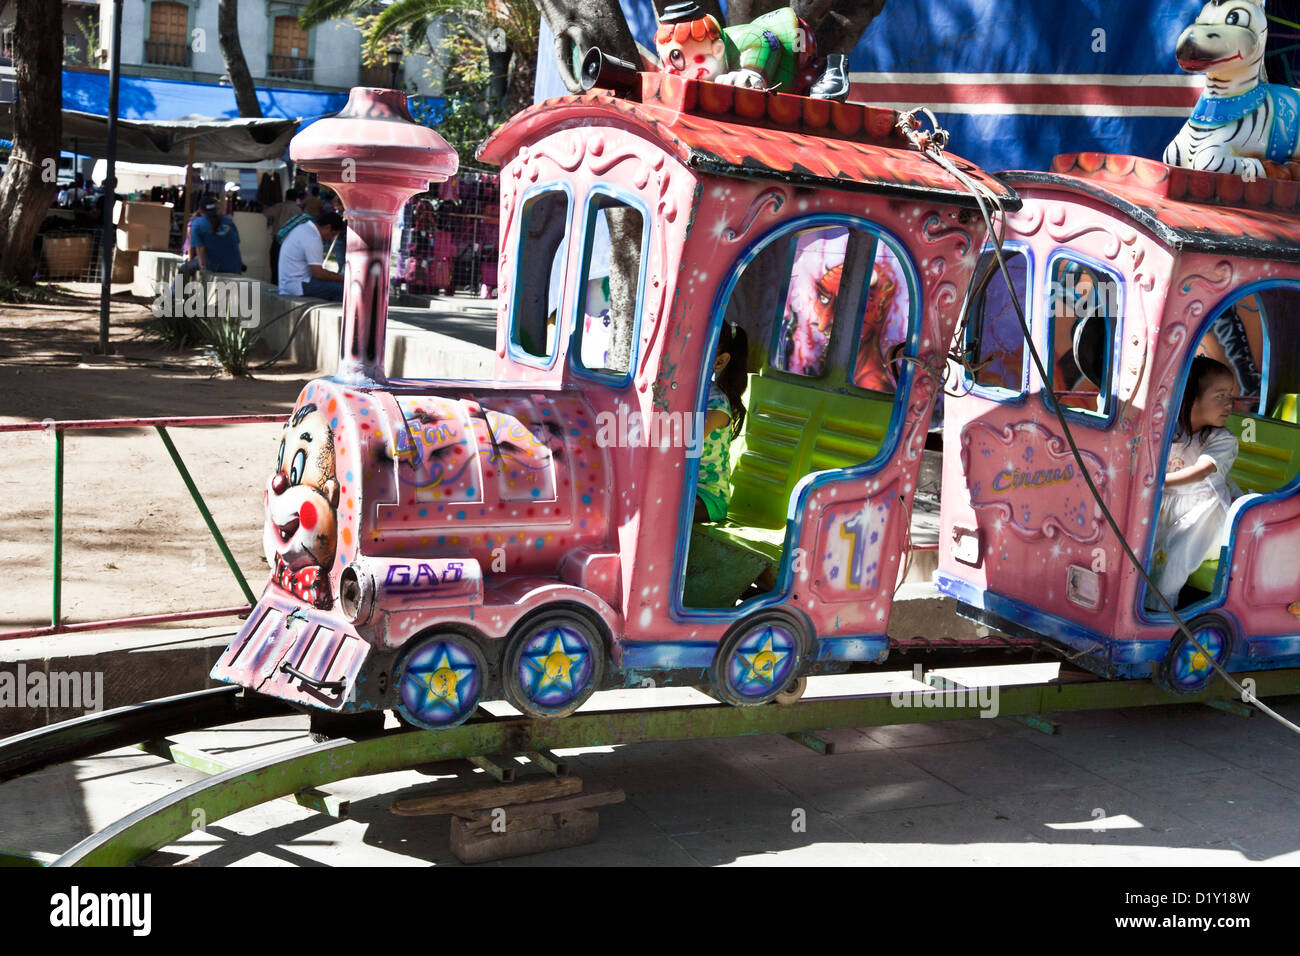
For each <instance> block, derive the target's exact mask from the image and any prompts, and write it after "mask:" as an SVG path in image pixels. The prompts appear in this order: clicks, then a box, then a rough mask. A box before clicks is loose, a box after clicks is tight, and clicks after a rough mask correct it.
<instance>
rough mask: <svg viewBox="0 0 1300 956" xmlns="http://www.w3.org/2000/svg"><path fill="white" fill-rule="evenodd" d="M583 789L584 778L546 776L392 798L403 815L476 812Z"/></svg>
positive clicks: (546, 798)
mask: <svg viewBox="0 0 1300 956" xmlns="http://www.w3.org/2000/svg"><path fill="white" fill-rule="evenodd" d="M581 790H582V778H581V777H546V778H544V779H542V780H538V781H535V782H529V783H516V784H510V785H508V786H499V787H497V786H492V787H480V788H478V789H477V790H458V791H456V792H454V793H435V794H431V795H429V796H420V797H401V798H399V799H397V800H394V801H393V804H392V807H391V808H390V809H391V810H392V811H393V813H396V814H398V815H400V816H404V817H421V816H429V815H432V814H437V813H456V814H466V815H471V816H472V815H473V814H474V811H476V810H491V809H492V808H493V807H503V806H509V805H511V804H517V803H526V802H528V801H531V800H549V799H553V798H555V797H567V796H570V795H572V794H575V793H579V792H581Z"/></svg>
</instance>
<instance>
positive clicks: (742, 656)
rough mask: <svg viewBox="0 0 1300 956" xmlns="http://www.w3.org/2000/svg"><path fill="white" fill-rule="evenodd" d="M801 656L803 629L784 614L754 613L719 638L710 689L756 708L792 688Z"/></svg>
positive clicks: (740, 704) (738, 702)
mask: <svg viewBox="0 0 1300 956" xmlns="http://www.w3.org/2000/svg"><path fill="white" fill-rule="evenodd" d="M802 657H803V629H802V628H801V627H800V626H799V625H798V624H797V623H796V622H795V621H794V620H793V619H792V618H790V617H788V616H786V615H784V614H772V613H767V614H762V613H760V614H756V615H755V616H754V617H751V618H749V619H748V620H746V621H742V622H741V623H740V624H739V625H737V626H736V627H735V628H734V629H733V630H732V631H731V633H730V634H728V635H727V637H726V638H725V639H724V640H723V642H722V646H721V647H720V648H719V649H718V656H717V657H716V658H715V659H714V662H713V689H714V692H715V693H716V694H717V695H718V696H719V697H720V698H722V699H723V700H725V701H726V702H727V703H729V704H734V705H735V706H737V707H756V706H758V705H759V704H766V703H767V702H768V701H771V700H775V699H777V698H778V697H780V696H781V695H782V694H784V693H786V692H787V691H789V690H791V689H792V685H793V684H795V682H796V675H797V674H798V672H799V665H800V663H801V659H802Z"/></svg>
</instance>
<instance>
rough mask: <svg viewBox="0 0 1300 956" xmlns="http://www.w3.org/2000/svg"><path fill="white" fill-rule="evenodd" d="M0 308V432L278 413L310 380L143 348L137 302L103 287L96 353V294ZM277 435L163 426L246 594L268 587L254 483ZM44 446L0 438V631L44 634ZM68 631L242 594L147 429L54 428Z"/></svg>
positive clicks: (267, 466) (265, 427)
mask: <svg viewBox="0 0 1300 956" xmlns="http://www.w3.org/2000/svg"><path fill="white" fill-rule="evenodd" d="M61 288H62V289H63V290H65V292H64V293H61V294H59V295H58V297H57V299H56V301H54V302H51V303H48V304H41V305H7V304H5V305H0V422H4V423H8V422H40V421H44V420H45V419H54V420H66V419H87V418H123V417H145V416H148V417H156V416H167V415H233V414H249V413H271V412H273V413H284V414H286V415H287V413H288V412H289V410H290V409H291V408H292V406H293V403H294V400H295V398H296V397H297V395H298V392H299V390H300V389H301V387H302V385H303V384H304V383H305V382H307V381H308V380H310V378H311V377H312V376H311V373H310V372H308V371H304V370H301V369H297V370H295V369H286V368H283V367H282V366H279V365H277V366H273V367H272V368H271V369H268V370H266V371H261V372H257V373H255V377H254V378H251V379H235V378H232V377H231V376H229V375H227V374H226V373H224V372H222V371H221V370H220V369H219V367H218V366H216V365H215V363H214V362H213V361H212V360H211V358H210V357H208V356H206V355H204V354H203V353H200V352H195V351H190V352H174V351H168V350H167V349H165V348H163V347H161V346H159V345H158V344H156V343H153V342H150V341H149V340H148V339H147V338H145V337H143V336H142V334H141V333H142V328H143V325H144V323H145V322H146V320H147V319H148V305H147V303H145V302H143V301H142V300H137V299H132V298H131V297H130V295H129V286H120V287H115V290H114V291H115V295H114V297H113V305H112V310H111V318H110V325H111V335H110V342H111V344H112V346H113V348H114V351H115V354H112V355H110V356H108V357H104V356H99V355H95V354H92V349H93V348H94V346H95V344H96V343H97V341H98V335H99V289H98V286H92V285H90V284H78V283H72V284H65V285H63V286H62V287H61ZM280 427H281V426H280V425H279V424H253V425H226V426H217V427H206V428H188V427H187V428H175V429H171V430H169V434H170V435H171V436H172V440H173V441H174V442H175V444H176V447H177V449H178V451H179V452H180V454H181V456H182V458H183V459H184V460H185V463H186V465H187V466H188V468H189V470H190V474H191V475H192V476H193V478H194V481H195V483H196V484H197V486H198V488H199V490H200V492H202V494H203V496H204V499H205V500H206V502H207V505H208V507H209V509H211V511H212V514H213V517H214V518H215V520H216V522H217V525H218V527H219V528H220V529H221V532H222V534H223V535H224V536H225V538H226V541H227V543H228V544H229V545H230V548H231V551H232V552H233V553H234V555H235V557H236V559H237V561H238V563H239V565H240V567H241V568H242V569H243V572H244V574H245V576H246V577H247V578H248V581H249V584H250V586H251V587H252V589H253V591H254V593H255V594H256V593H259V592H260V591H261V588H262V585H263V583H264V582H265V580H266V575H267V568H266V562H265V560H264V558H263V557H262V545H261V538H262V487H263V486H264V484H265V482H266V480H267V478H268V477H269V475H270V472H271V467H272V463H273V462H274V459H275V443H276V442H277V441H278V440H279V433H280ZM54 448H55V443H54V437H53V434H51V433H47V432H20V433H0V571H3V574H4V578H5V581H6V584H7V592H8V601H7V602H6V603H5V605H4V607H3V608H2V609H0V631H4V630H10V629H13V628H18V627H24V626H42V625H48V624H49V623H50V613H51V561H52V550H51V549H52V538H53V505H54ZM63 496H64V497H63V500H64V519H63V521H64V538H63V619H64V621H66V622H69V623H71V622H77V621H86V620H92V619H104V618H115V617H125V616H129V615H139V614H152V613H163V612H166V611H184V610H200V609H206V608H218V607H230V606H233V605H236V604H239V603H241V602H242V600H243V597H242V592H241V591H240V589H239V586H238V584H236V582H235V579H234V576H233V575H232V574H231V572H230V570H229V569H228V568H227V567H226V564H225V561H224V559H223V558H222V556H221V552H220V551H219V550H218V548H217V546H216V544H215V543H214V542H213V539H212V537H211V535H209V534H208V531H207V528H206V527H205V525H204V523H203V519H202V517H201V516H200V515H199V512H198V509H197V508H196V507H195V505H194V502H193V500H192V499H191V498H190V496H189V494H188V492H187V491H186V489H185V485H184V483H183V481H182V480H181V477H180V475H179V474H178V473H177V471H176V469H175V467H174V466H173V465H172V463H171V460H170V458H169V457H168V455H167V452H166V449H165V448H164V447H163V444H162V440H161V439H160V438H159V436H158V434H157V433H156V432H155V431H154V430H153V429H152V428H122V429H116V430H112V431H104V432H68V433H67V437H66V440H65V446H64V492H63Z"/></svg>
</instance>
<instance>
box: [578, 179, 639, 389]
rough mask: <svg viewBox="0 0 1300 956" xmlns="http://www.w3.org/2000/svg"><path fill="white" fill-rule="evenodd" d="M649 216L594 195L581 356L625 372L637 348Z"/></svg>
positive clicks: (598, 367)
mask: <svg viewBox="0 0 1300 956" xmlns="http://www.w3.org/2000/svg"><path fill="white" fill-rule="evenodd" d="M644 235H645V217H644V216H643V215H642V214H641V211H640V210H639V209H637V208H635V207H633V206H629V205H628V204H627V203H624V202H620V201H619V200H617V199H614V198H613V197H610V196H605V195H600V194H597V195H595V196H593V197H592V200H591V203H590V206H589V207H588V215H587V241H586V249H587V254H586V261H585V262H584V263H583V269H582V283H581V285H580V286H579V294H580V295H581V296H582V308H581V309H580V310H579V313H578V314H579V321H580V326H579V328H578V350H577V354H578V362H579V364H580V365H581V366H582V367H583V368H585V369H587V370H588V371H593V372H606V373H609V374H611V375H616V376H619V377H622V376H624V375H626V374H627V373H628V370H629V369H630V368H631V367H632V354H633V352H634V351H635V350H636V329H637V322H636V319H637V297H638V288H639V285H640V282H641V255H642V251H643V250H642V244H643V240H644Z"/></svg>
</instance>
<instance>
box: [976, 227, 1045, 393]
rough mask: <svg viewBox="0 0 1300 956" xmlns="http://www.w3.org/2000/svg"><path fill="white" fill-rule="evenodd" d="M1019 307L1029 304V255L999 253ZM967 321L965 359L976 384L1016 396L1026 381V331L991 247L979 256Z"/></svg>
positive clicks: (1005, 251) (1008, 252) (1008, 251)
mask: <svg viewBox="0 0 1300 956" xmlns="http://www.w3.org/2000/svg"><path fill="white" fill-rule="evenodd" d="M1003 259H1004V261H1005V262H1006V266H1007V273H1008V274H1009V275H1010V276H1011V281H1012V283H1014V285H1015V289H1016V295H1017V296H1019V297H1020V303H1021V306H1022V307H1023V306H1025V305H1027V304H1028V302H1029V259H1028V258H1027V257H1026V256H1025V255H1024V253H1020V252H1013V251H1011V250H1009V249H1008V250H1004V251H1003ZM967 315H968V318H967V323H966V361H967V363H968V366H969V368H970V375H971V378H972V381H973V383H974V384H975V385H976V386H977V387H979V388H987V389H993V390H998V391H1003V392H1008V393H1011V394H1013V395H1020V394H1021V393H1022V392H1023V391H1024V380H1025V352H1026V343H1025V334H1024V330H1023V329H1021V327H1020V319H1019V317H1018V316H1017V315H1016V309H1015V306H1014V305H1013V304H1012V301H1011V293H1010V291H1009V290H1008V289H1007V283H1006V280H1005V279H1004V278H1003V276H1002V270H1001V269H999V268H998V261H997V257H996V255H994V253H993V251H992V250H989V251H988V252H985V253H984V254H983V255H982V256H981V257H980V263H979V267H978V269H977V270H976V272H975V283H974V286H973V290H972V292H971V300H970V309H969V312H968V313H967Z"/></svg>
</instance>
